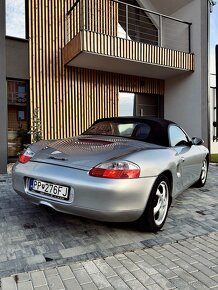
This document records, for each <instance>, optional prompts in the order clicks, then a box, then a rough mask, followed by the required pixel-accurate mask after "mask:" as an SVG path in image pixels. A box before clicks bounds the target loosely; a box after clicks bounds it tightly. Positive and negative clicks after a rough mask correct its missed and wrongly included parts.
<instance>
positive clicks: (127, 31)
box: [126, 4, 129, 39]
mask: <svg viewBox="0 0 218 290" xmlns="http://www.w3.org/2000/svg"><path fill="white" fill-rule="evenodd" d="M128 35H129V22H128V5H127V4H126V39H128Z"/></svg>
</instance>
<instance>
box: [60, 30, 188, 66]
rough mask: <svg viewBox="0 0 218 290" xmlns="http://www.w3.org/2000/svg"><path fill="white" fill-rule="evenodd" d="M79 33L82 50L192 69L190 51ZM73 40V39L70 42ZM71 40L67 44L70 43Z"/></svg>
mask: <svg viewBox="0 0 218 290" xmlns="http://www.w3.org/2000/svg"><path fill="white" fill-rule="evenodd" d="M80 34H81V38H82V39H83V45H82V46H81V50H82V51H87V52H91V53H97V54H103V55H107V56H113V57H119V58H125V59H129V60H132V61H137V62H144V63H150V64H154V65H161V66H167V67H172V68H177V69H182V70H187V71H193V70H194V59H193V58H194V56H193V54H190V53H185V52H181V51H176V50H172V49H169V48H164V47H159V46H156V45H151V44H146V43H140V42H135V41H132V40H128V39H123V38H118V37H113V36H110V35H104V34H99V33H96V32H91V31H82V32H81V33H80ZM73 41H74V39H73V40H72V41H71V42H73ZM71 42H70V43H69V45H70V44H71V45H72V43H71ZM66 47H67V46H66ZM68 59H69V58H68ZM71 59H72V58H71ZM68 61H69V60H68Z"/></svg>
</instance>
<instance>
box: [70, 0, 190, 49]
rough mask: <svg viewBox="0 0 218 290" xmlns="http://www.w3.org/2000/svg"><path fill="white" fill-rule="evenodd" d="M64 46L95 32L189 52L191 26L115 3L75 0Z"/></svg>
mask: <svg viewBox="0 0 218 290" xmlns="http://www.w3.org/2000/svg"><path fill="white" fill-rule="evenodd" d="M65 29H66V31H65V42H66V44H67V43H68V42H69V41H70V40H71V39H73V38H74V37H75V36H76V35H77V34H78V33H79V32H81V31H87V32H88V31H89V32H95V33H98V34H104V35H109V36H112V37H118V38H122V39H127V40H130V41H134V42H139V43H145V44H151V45H156V46H159V47H164V48H169V49H172V50H176V51H182V52H185V53H191V40H190V38H191V37H190V36H191V23H188V22H185V21H182V20H179V19H176V18H173V17H169V16H166V15H162V14H159V13H156V12H153V11H150V10H147V9H144V8H142V7H139V6H134V5H130V4H127V3H124V2H122V1H116V0H95V1H90V0H78V1H76V2H75V4H74V5H73V6H72V7H71V9H70V10H69V11H68V12H67V14H66V26H65Z"/></svg>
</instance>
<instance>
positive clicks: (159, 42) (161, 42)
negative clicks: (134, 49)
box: [158, 15, 163, 47]
mask: <svg viewBox="0 0 218 290" xmlns="http://www.w3.org/2000/svg"><path fill="white" fill-rule="evenodd" d="M158 46H160V47H162V46H163V17H162V15H159V30H158Z"/></svg>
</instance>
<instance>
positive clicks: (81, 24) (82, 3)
mask: <svg viewBox="0 0 218 290" xmlns="http://www.w3.org/2000/svg"><path fill="white" fill-rule="evenodd" d="M84 2H85V0H82V1H79V29H80V31H82V30H83V29H84V19H83V14H84Z"/></svg>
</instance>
